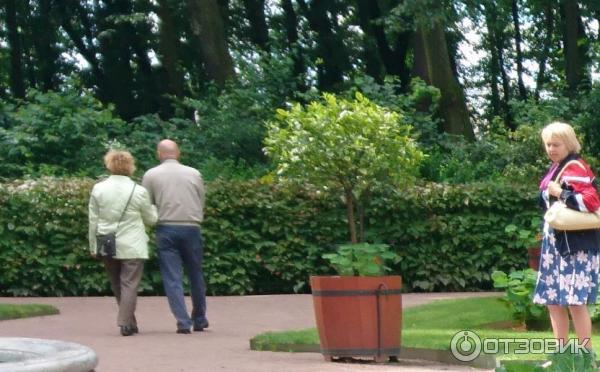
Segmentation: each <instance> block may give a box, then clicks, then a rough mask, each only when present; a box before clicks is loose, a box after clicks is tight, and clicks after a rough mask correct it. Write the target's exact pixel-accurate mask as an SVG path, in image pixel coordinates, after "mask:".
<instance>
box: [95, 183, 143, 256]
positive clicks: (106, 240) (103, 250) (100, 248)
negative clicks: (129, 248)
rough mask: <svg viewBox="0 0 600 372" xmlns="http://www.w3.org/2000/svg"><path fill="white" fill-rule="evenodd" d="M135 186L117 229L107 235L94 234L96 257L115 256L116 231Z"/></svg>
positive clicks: (122, 214) (123, 213)
mask: <svg viewBox="0 0 600 372" xmlns="http://www.w3.org/2000/svg"><path fill="white" fill-rule="evenodd" d="M135 186H136V184H135V183H134V184H133V189H132V190H131V194H130V195H129V199H127V204H125V208H123V212H122V213H121V217H120V218H119V222H117V227H116V229H115V231H113V232H109V233H108V234H96V256H98V257H114V256H115V255H116V254H117V230H119V225H120V224H121V220H123V216H124V215H125V211H126V210H127V207H128V206H129V202H130V201H131V197H132V196H133V192H134V191H135Z"/></svg>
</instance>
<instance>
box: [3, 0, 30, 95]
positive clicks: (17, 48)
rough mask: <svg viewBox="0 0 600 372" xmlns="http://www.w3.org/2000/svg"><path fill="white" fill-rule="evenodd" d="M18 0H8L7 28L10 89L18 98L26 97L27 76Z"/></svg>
mask: <svg viewBox="0 0 600 372" xmlns="http://www.w3.org/2000/svg"><path fill="white" fill-rule="evenodd" d="M16 5H17V4H16V0H6V2H5V14H6V28H7V31H8V32H7V33H8V44H9V46H10V90H11V92H12V94H13V95H14V96H15V97H17V98H24V97H25V77H24V73H23V68H22V66H23V51H22V45H21V36H20V34H19V25H18V23H17V19H18V18H17V6H16Z"/></svg>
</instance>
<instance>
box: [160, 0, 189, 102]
mask: <svg viewBox="0 0 600 372" xmlns="http://www.w3.org/2000/svg"><path fill="white" fill-rule="evenodd" d="M157 11H158V17H159V18H160V26H159V32H158V36H159V44H158V54H159V58H160V61H161V66H162V70H163V73H164V75H165V77H166V82H165V85H166V90H167V92H168V93H169V94H172V95H174V96H177V97H182V96H183V93H184V88H183V87H184V77H183V71H182V68H181V65H180V62H179V58H180V55H179V49H180V47H181V43H180V42H179V39H180V37H179V35H178V33H177V30H176V24H175V17H174V15H173V4H172V1H170V0H159V2H158V8H157Z"/></svg>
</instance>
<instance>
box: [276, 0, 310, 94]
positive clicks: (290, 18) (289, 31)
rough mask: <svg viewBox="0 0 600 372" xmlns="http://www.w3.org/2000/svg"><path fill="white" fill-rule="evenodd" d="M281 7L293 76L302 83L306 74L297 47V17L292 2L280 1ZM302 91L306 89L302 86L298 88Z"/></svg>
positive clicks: (300, 52) (300, 50)
mask: <svg viewBox="0 0 600 372" xmlns="http://www.w3.org/2000/svg"><path fill="white" fill-rule="evenodd" d="M281 7H282V8H283V12H284V15H285V35H286V39H287V47H288V49H289V51H290V53H291V56H292V60H293V61H294V76H296V77H299V80H300V81H304V74H305V73H306V65H305V63H304V57H303V54H302V48H301V47H300V45H298V40H299V36H298V17H297V15H296V11H295V10H294V6H293V4H292V0H282V1H281ZM299 88H300V89H301V90H302V91H304V90H305V89H306V87H304V85H303V84H302V87H299Z"/></svg>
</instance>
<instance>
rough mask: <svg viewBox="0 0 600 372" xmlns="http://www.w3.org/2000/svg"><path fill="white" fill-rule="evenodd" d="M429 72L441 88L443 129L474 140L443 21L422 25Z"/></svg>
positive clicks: (432, 82) (434, 82)
mask: <svg viewBox="0 0 600 372" xmlns="http://www.w3.org/2000/svg"><path fill="white" fill-rule="evenodd" d="M420 27H421V30H420V34H421V36H422V43H423V49H424V51H425V60H426V64H427V72H428V75H429V77H430V79H431V84H432V85H433V86H435V87H437V88H438V89H439V90H440V93H441V98H440V112H441V114H442V117H443V119H444V123H443V126H444V131H445V132H447V133H450V134H456V135H462V136H464V137H466V138H468V139H474V138H475V135H474V132H473V127H472V126H471V120H470V118H469V111H468V109H467V104H466V100H465V96H464V93H463V90H462V87H461V86H460V84H459V83H458V80H457V79H456V77H455V76H454V74H453V73H452V67H451V65H450V57H449V55H448V48H447V43H446V35H445V33H444V25H443V23H442V22H441V21H439V20H438V21H434V22H433V24H431V25H430V26H429V27H428V26H426V25H423V24H421V25H420Z"/></svg>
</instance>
